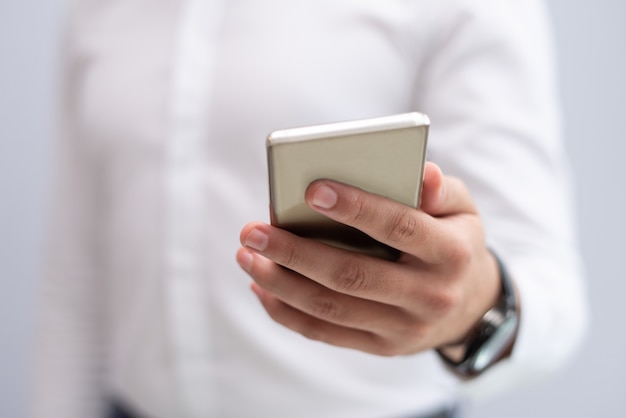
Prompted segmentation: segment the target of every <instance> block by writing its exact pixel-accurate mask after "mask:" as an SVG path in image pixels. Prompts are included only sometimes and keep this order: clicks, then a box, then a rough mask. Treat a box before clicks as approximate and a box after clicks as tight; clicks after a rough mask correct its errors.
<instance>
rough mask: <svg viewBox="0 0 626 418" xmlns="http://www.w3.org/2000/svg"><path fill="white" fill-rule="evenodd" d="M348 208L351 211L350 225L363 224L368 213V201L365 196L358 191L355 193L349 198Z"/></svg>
mask: <svg viewBox="0 0 626 418" xmlns="http://www.w3.org/2000/svg"><path fill="white" fill-rule="evenodd" d="M348 208H349V209H350V211H349V214H348V219H347V222H348V223H349V224H350V225H359V224H361V223H362V222H363V219H364V218H365V217H366V214H367V201H366V200H365V197H364V196H362V195H360V194H358V193H353V194H352V196H350V198H349V199H348Z"/></svg>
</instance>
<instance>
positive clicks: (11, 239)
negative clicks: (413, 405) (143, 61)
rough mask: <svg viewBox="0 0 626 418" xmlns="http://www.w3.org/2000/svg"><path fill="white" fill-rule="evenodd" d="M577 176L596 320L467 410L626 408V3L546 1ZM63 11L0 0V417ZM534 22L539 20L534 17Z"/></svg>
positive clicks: (45, 166) (26, 301) (20, 412)
mask: <svg viewBox="0 0 626 418" xmlns="http://www.w3.org/2000/svg"><path fill="white" fill-rule="evenodd" d="M548 4H549V6H550V9H551V11H552V17H553V22H554V31H555V39H556V44H557V48H558V59H559V63H560V70H559V71H560V75H561V91H562V99H563V110H564V120H565V128H566V137H567V146H568V150H569V153H570V156H571V160H572V165H573V167H574V170H575V173H576V178H577V190H578V194H577V203H578V215H579V228H580V237H581V246H582V250H583V254H584V256H585V259H586V262H587V270H588V287H589V295H590V299H591V303H592V315H593V318H592V328H591V331H590V333H589V335H588V338H587V343H586V344H585V346H584V347H583V348H582V350H581V352H580V354H579V355H578V356H577V358H576V359H575V360H574V362H573V363H572V364H571V365H570V366H569V367H568V368H566V369H565V370H563V371H562V372H561V373H560V374H558V375H556V376H554V377H553V378H551V379H550V380H548V381H545V382H542V383H540V384H538V385H536V386H533V387H529V388H524V389H521V390H519V391H516V392H514V393H510V394H506V395H504V396H502V397H500V398H498V399H494V400H490V401H488V402H486V403H483V404H480V405H474V406H472V407H471V408H470V409H469V411H467V412H468V415H469V417H470V418H491V417H493V418H495V417H502V416H506V417H509V418H522V417H528V416H533V417H534V418H542V417H570V418H578V417H580V418H583V417H584V418H587V417H603V418H612V417H615V418H617V417H626V402H625V401H624V396H625V395H626V394H625V393H624V390H623V387H624V383H623V376H626V360H624V353H626V331H625V326H624V324H623V322H624V318H625V317H626V315H625V314H624V313H623V311H624V309H625V308H626V299H625V295H626V274H624V272H625V271H626V255H625V254H624V250H626V245H625V244H624V241H625V239H626V222H625V221H624V216H625V214H626V196H625V192H626V184H625V183H626V164H624V163H623V160H624V157H625V155H626V141H625V140H626V136H625V135H624V131H625V130H624V125H625V120H626V81H625V80H624V77H625V76H626V45H625V43H624V40H626V24H625V23H626V2H623V1H621V0H595V1H593V2H583V1H571V0H569V1H568V0H548ZM58 18H59V13H58V10H57V9H56V8H55V1H51V0H0V417H7V418H14V417H15V418H19V417H23V416H26V411H27V406H28V405H27V397H26V393H27V391H26V388H27V386H28V374H29V367H30V363H29V359H30V351H31V346H32V341H33V319H34V315H33V311H34V308H35V299H34V296H35V288H36V286H37V282H38V276H39V272H38V265H39V261H40V258H41V248H42V236H43V230H44V216H45V207H46V204H47V201H48V196H47V194H46V191H47V188H48V185H49V179H48V175H49V169H50V158H51V152H52V148H51V132H52V128H53V118H54V105H53V97H54V88H55V85H54V79H55V67H56V62H55V52H56V47H57V45H58V41H59V39H58V32H57V29H58V26H59V22H58ZM528 25H529V30H532V22H528Z"/></svg>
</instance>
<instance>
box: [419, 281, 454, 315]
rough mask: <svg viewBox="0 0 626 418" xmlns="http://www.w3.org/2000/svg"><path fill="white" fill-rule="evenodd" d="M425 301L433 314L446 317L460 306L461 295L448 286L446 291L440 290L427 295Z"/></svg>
mask: <svg viewBox="0 0 626 418" xmlns="http://www.w3.org/2000/svg"><path fill="white" fill-rule="evenodd" d="M425 301H426V304H427V306H428V307H429V309H430V310H431V311H432V312H433V313H435V314H437V315H446V314H448V313H450V312H451V311H452V310H453V309H454V308H455V307H456V306H458V304H459V301H460V295H459V292H457V291H456V288H455V287H454V286H446V288H445V289H439V290H437V291H433V292H431V293H429V294H427V295H426V297H425Z"/></svg>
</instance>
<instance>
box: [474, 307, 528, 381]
mask: <svg viewBox="0 0 626 418" xmlns="http://www.w3.org/2000/svg"><path fill="white" fill-rule="evenodd" d="M516 329H517V315H511V316H509V317H508V318H505V320H504V322H503V323H502V324H501V325H500V326H499V327H498V328H497V329H496V330H495V331H494V333H493V335H491V337H490V338H489V339H488V340H487V341H485V342H484V344H483V346H482V347H481V348H480V351H479V352H478V353H477V354H476V357H474V361H473V362H472V368H473V369H474V370H475V371H482V370H484V369H485V368H486V367H488V366H489V365H490V364H491V363H493V362H494V361H495V360H496V359H497V358H498V357H500V355H501V354H502V353H503V352H504V350H505V349H506V348H507V347H508V345H509V343H510V342H511V337H512V336H513V334H514V333H515V330H516Z"/></svg>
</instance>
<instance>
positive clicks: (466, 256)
mask: <svg viewBox="0 0 626 418" xmlns="http://www.w3.org/2000/svg"><path fill="white" fill-rule="evenodd" d="M472 258H473V250H472V245H471V244H470V243H469V242H468V240H463V239H460V240H457V241H456V242H455V244H454V245H452V246H450V248H449V249H448V254H447V259H448V263H449V264H450V265H452V266H455V267H456V268H457V269H463V268H465V267H466V266H468V265H469V264H470V263H471V262H472Z"/></svg>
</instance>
